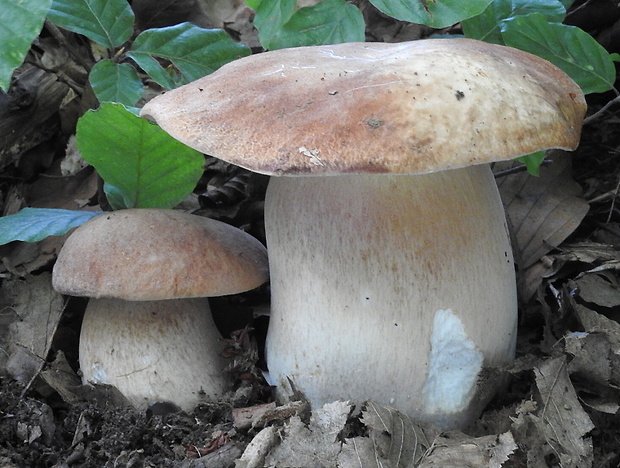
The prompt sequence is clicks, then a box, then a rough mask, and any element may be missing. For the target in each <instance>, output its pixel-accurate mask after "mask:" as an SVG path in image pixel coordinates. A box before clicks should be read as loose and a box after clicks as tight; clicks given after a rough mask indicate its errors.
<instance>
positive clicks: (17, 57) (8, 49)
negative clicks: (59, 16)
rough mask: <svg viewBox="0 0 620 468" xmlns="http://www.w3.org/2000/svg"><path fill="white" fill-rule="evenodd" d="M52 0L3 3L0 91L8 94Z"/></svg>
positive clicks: (1, 13) (0, 43)
mask: <svg viewBox="0 0 620 468" xmlns="http://www.w3.org/2000/svg"><path fill="white" fill-rule="evenodd" d="M51 4H52V0H4V1H3V2H2V7H1V8H0V88H1V89H4V90H5V91H8V89H9V86H10V84H11V75H12V74H13V71H14V70H15V69H16V68H17V67H19V66H20V65H21V64H22V62H23V61H24V58H25V57H26V54H27V53H28V51H29V50H30V44H31V43H32V41H34V40H35V39H36V38H37V36H38V35H39V33H40V32H41V28H43V22H44V21H45V16H46V15H47V10H48V9H49V7H50V5H51Z"/></svg>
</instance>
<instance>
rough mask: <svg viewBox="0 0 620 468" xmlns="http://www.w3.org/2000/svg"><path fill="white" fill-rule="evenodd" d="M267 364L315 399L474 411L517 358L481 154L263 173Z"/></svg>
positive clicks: (446, 418) (509, 277)
mask: <svg viewBox="0 0 620 468" xmlns="http://www.w3.org/2000/svg"><path fill="white" fill-rule="evenodd" d="M265 209H266V213H265V225H266V229H267V244H268V249H269V262H270V271H271V290H272V315H271V321H270V328H269V333H268V337H267V348H266V353H267V364H268V367H269V375H270V378H271V380H272V383H274V384H277V385H278V392H279V394H280V396H286V394H287V392H288V391H290V387H289V381H290V382H291V383H292V384H293V386H294V387H295V390H298V391H301V392H302V393H303V394H304V395H305V396H306V397H307V398H308V399H309V401H310V403H311V404H312V406H314V407H317V406H320V405H322V404H324V403H327V402H330V401H334V400H339V399H341V400H352V401H353V402H356V403H361V402H363V401H365V400H374V401H376V402H378V403H380V404H384V405H388V406H392V407H395V408H397V409H399V410H401V411H403V412H404V413H407V414H409V415H411V416H414V417H418V418H421V419H424V420H427V421H430V422H433V423H436V424H438V425H440V426H442V427H445V428H453V427H463V426H465V425H467V424H469V423H470V422H471V421H472V420H473V419H474V418H475V417H477V416H478V414H479V411H480V410H481V407H482V406H484V404H486V402H487V401H488V399H489V398H490V397H491V396H492V395H493V393H494V391H495V390H496V388H497V387H498V386H499V385H500V384H501V383H503V381H501V379H497V380H496V379H491V380H490V381H489V380H487V381H485V382H484V386H485V392H481V391H480V389H479V385H480V382H482V381H483V380H484V379H483V377H484V376H485V375H487V373H486V372H483V367H487V366H491V367H494V366H502V365H504V364H506V363H508V362H510V361H511V360H512V359H513V358H514V352H515V340H516V325H517V297H516V281H515V272H514V264H513V258H512V252H511V246H510V241H509V236H508V230H507V226H506V222H505V217H504V211H503V207H502V204H501V200H500V198H499V194H498V191H497V188H496V185H495V182H494V179H493V176H492V174H491V171H490V169H489V168H488V167H487V166H477V167H469V168H465V169H457V170H451V171H444V172H439V173H433V174H425V175H348V176H333V177H322V178H319V177H294V178H293V177H279V178H272V180H271V181H270V185H269V188H268V192H267V199H266V206H265Z"/></svg>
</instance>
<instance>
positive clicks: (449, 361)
mask: <svg viewBox="0 0 620 468" xmlns="http://www.w3.org/2000/svg"><path fill="white" fill-rule="evenodd" d="M428 361H429V362H428V379H427V381H426V386H425V388H424V397H425V402H426V404H425V412H427V413H429V414H437V413H439V414H446V413H456V412H459V411H461V410H463V409H465V408H466V406H467V405H468V403H469V402H470V400H471V397H472V396H473V395H474V393H475V389H476V380H477V378H478V373H479V372H480V369H482V361H483V356H482V353H481V352H480V350H478V348H477V347H476V345H475V344H474V342H473V341H472V340H471V339H470V338H469V337H468V336H467V334H466V333H465V328H464V327H463V323H462V322H461V320H460V319H459V318H458V317H457V316H456V315H455V314H454V313H453V312H452V311H451V310H450V309H446V310H438V311H436V312H435V319H434V321H433V333H432V335H431V350H430V355H429V359H428Z"/></svg>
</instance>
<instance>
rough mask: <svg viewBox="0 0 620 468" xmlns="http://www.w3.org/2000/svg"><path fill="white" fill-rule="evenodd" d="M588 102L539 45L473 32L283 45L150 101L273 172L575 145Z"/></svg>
mask: <svg viewBox="0 0 620 468" xmlns="http://www.w3.org/2000/svg"><path fill="white" fill-rule="evenodd" d="M585 111H586V103H585V100H584V97H583V93H582V91H581V89H580V88H579V87H578V86H577V84H576V83H574V82H573V81H572V80H571V79H570V78H569V77H568V76H567V75H566V74H565V73H564V72H562V71H561V70H559V69H558V68H556V67H555V66H554V65H552V64H551V63H549V62H547V61H545V60H543V59H541V58H539V57H536V56H534V55H531V54H528V53H526V52H522V51H520V50H516V49H513V48H510V47H504V46H499V45H495V44H487V43H484V42H480V41H476V40H471V39H431V40H420V41H414V42H405V43H398V44H387V43H347V44H338V45H328V46H318V47H301V48H296V49H283V50H277V51H273V52H266V53H263V54H258V55H253V56H250V57H246V58H242V59H239V60H237V61H235V62H232V63H230V64H227V65H225V66H223V67H222V68H220V69H219V70H218V71H216V72H215V73H213V74H211V75H209V76H206V77H204V78H201V79H199V80H197V81H195V82H193V83H190V84H188V85H185V86H183V87H181V88H178V89H175V90H173V91H170V92H167V93H165V94H164V95H162V96H159V97H157V98H155V99H153V100H152V101H150V102H149V103H147V105H146V106H144V109H143V111H142V116H143V117H147V118H150V119H152V120H154V121H156V122H157V123H158V124H159V125H160V126H161V127H162V128H163V129H164V130H165V131H166V132H168V133H169V134H170V135H172V136H173V137H174V138H176V139H178V140H180V141H182V142H183V143H185V144H187V145H189V146H191V147H193V148H195V149H197V150H199V151H202V152H204V153H207V154H210V155H212V156H215V157H218V158H220V159H223V160H225V161H228V162H231V163H234V164H237V165H239V166H242V167H245V168H248V169H250V170H253V171H256V172H262V173H266V174H275V175H280V174H282V175H295V174H298V175H311V174H330V173H423V172H431V171H437V170H442V169H449V168H457V167H464V166H468V165H471V164H480V163H487V162H491V161H498V160H505V159H512V158H515V157H517V156H521V155H524V154H528V153H531V152H534V151H538V150H543V149H549V148H562V149H574V148H575V147H576V146H577V144H578V142H579V136H580V131H581V124H582V121H583V117H584V114H585Z"/></svg>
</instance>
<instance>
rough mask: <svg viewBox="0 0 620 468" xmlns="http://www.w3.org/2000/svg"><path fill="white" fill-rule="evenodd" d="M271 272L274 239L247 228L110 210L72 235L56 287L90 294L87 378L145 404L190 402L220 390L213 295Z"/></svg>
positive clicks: (85, 332)
mask: <svg viewBox="0 0 620 468" xmlns="http://www.w3.org/2000/svg"><path fill="white" fill-rule="evenodd" d="M267 279H268V267H267V254H266V249H265V247H264V246H263V245H262V244H261V243H260V242H259V241H257V240H256V239H254V238H253V237H251V236H249V235H248V234H246V233H245V232H243V231H241V230H239V229H237V228H235V227H232V226H229V225H227V224H224V223H221V222H219V221H215V220H211V219H207V218H203V217H199V216H194V215H190V214H187V213H184V212H180V211H173V210H156V209H131V210H121V211H116V212H112V213H104V214H101V215H99V216H97V217H95V218H93V219H91V220H90V221H88V222H87V223H85V224H83V225H82V226H80V227H79V228H77V229H76V230H75V231H74V232H73V233H72V234H71V236H70V237H69V238H68V239H67V241H66V242H65V245H64V246H63V248H62V250H61V252H60V254H59V256H58V259H57V261H56V264H55V266H54V271H53V285H54V288H55V289H56V290H57V291H59V292H61V293H63V294H68V295H72V296H85V297H90V298H91V299H90V300H89V303H88V306H87V308H86V312H85V315H84V321H83V323H82V331H81V335H80V347H79V359H80V368H81V371H82V373H83V381H84V382H85V383H94V384H109V385H113V386H114V387H116V388H117V389H118V390H119V391H120V392H121V393H122V394H123V395H124V396H125V397H126V398H127V399H128V400H129V401H130V402H131V403H132V404H133V405H134V406H135V407H136V408H138V409H141V410H143V409H146V408H147V407H149V406H150V405H153V404H156V403H170V404H174V405H176V406H178V407H179V408H181V409H183V410H186V411H190V410H192V409H193V408H194V407H195V406H196V405H197V404H198V403H200V402H201V401H204V400H209V399H216V398H218V397H219V396H221V395H222V394H223V393H224V392H225V390H226V388H227V382H226V379H225V376H224V374H223V373H222V370H223V368H224V367H225V361H224V360H223V359H222V358H221V357H220V356H219V352H220V351H221V350H222V348H223V343H222V337H221V335H220V334H219V332H218V331H217V328H216V326H215V323H214V322H213V318H212V316H211V311H210V308H209V302H208V299H207V297H209V296H223V295H228V294H236V293H240V292H243V291H247V290H250V289H253V288H256V287H258V286H260V285H261V284H263V283H264V282H265V281H267Z"/></svg>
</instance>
